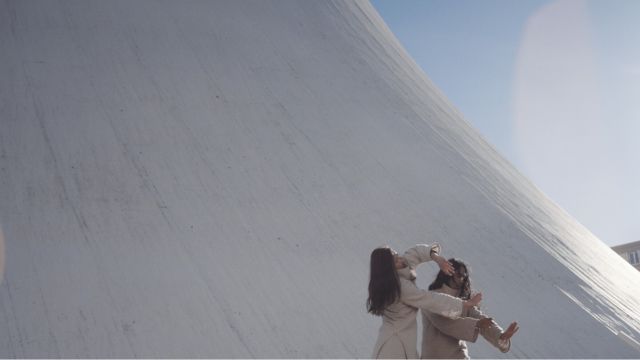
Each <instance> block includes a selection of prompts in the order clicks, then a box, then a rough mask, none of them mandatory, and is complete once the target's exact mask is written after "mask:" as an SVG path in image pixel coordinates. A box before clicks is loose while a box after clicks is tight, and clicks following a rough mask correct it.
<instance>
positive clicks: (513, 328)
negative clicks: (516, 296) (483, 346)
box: [500, 321, 520, 340]
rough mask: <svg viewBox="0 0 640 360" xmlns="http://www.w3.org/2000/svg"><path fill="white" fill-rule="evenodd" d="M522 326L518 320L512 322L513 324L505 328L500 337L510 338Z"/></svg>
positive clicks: (503, 338)
mask: <svg viewBox="0 0 640 360" xmlns="http://www.w3.org/2000/svg"><path fill="white" fill-rule="evenodd" d="M519 329H520V328H519V327H518V323H517V322H515V321H514V322H512V323H511V325H509V327H508V328H507V330H505V331H504V332H503V333H502V335H500V339H502V340H509V339H511V337H512V336H513V335H514V334H515V333H516V332H517V331H518V330H519Z"/></svg>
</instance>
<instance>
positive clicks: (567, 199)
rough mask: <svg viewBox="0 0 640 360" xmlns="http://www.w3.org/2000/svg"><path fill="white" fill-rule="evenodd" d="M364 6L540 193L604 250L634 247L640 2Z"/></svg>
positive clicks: (387, 0) (456, 0)
mask: <svg viewBox="0 0 640 360" xmlns="http://www.w3.org/2000/svg"><path fill="white" fill-rule="evenodd" d="M372 3H373V5H374V6H375V7H376V9H377V10H378V11H379V13H380V15H381V16H382V17H383V18H384V20H385V21H386V23H387V25H389V27H390V28H391V30H392V31H393V32H394V34H395V35H396V36H397V37H398V39H399V40H400V42H401V43H402V44H403V45H404V46H405V48H406V49H407V51H408V52H409V53H410V54H411V55H412V56H413V58H414V59H415V60H416V62H417V63H418V64H419V65H420V66H421V67H422V68H423V69H424V70H425V72H426V73H427V75H428V76H429V77H430V78H431V79H432V80H433V81H434V82H435V83H436V85H438V87H439V88H440V89H441V90H442V91H443V92H444V93H445V94H446V95H447V96H448V97H449V99H450V100H451V101H452V102H453V103H454V104H455V105H456V107H457V108H458V109H459V110H460V111H461V112H462V113H463V114H464V115H465V118H466V119H467V120H468V121H469V122H470V123H471V124H473V126H474V127H476V129H478V130H479V131H480V132H481V133H482V134H483V135H484V136H485V138H486V139H487V140H488V141H489V142H491V143H492V144H493V145H494V146H495V147H496V148H497V149H498V151H499V152H500V153H502V154H503V155H504V156H505V157H506V158H507V159H508V160H509V161H511V162H512V163H513V164H514V165H515V166H516V167H517V168H518V169H519V170H520V171H522V172H523V173H524V174H525V175H527V176H528V177H529V178H530V179H531V180H533V182H534V183H535V184H536V185H537V186H539V187H540V188H541V189H542V191H544V192H545V193H546V194H547V195H549V197H551V198H552V199H553V200H554V201H556V202H557V203H558V204H560V206H562V207H563V208H565V209H566V210H567V211H568V212H569V213H570V214H571V215H573V216H574V217H575V218H576V219H577V220H578V221H580V222H581V223H582V224H584V225H585V226H586V227H587V228H589V229H590V230H591V231H592V232H593V233H594V234H595V235H596V236H598V237H600V239H602V240H603V241H604V242H605V243H607V244H609V245H611V246H613V245H616V244H622V243H627V242H631V241H636V240H640V216H639V215H640V186H638V184H640V105H639V104H640V1H637V0H544V1H543V0H517V1H516V0H372Z"/></svg>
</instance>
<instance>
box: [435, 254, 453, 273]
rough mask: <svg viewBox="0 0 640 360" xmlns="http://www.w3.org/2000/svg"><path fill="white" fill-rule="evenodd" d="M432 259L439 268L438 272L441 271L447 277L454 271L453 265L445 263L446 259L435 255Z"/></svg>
mask: <svg viewBox="0 0 640 360" xmlns="http://www.w3.org/2000/svg"><path fill="white" fill-rule="evenodd" d="M432 258H433V261H435V262H436V264H438V266H439V267H440V270H442V272H443V273H445V274H447V275H453V272H454V271H455V269H454V268H453V265H452V264H451V263H450V262H448V261H447V259H445V258H443V257H442V256H440V255H436V254H434V255H433V256H432Z"/></svg>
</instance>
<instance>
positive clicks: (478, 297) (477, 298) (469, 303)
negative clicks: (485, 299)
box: [462, 293, 482, 309]
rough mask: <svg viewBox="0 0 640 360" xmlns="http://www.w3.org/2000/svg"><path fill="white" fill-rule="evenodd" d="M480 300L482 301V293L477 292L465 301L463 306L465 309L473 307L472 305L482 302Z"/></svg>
mask: <svg viewBox="0 0 640 360" xmlns="http://www.w3.org/2000/svg"><path fill="white" fill-rule="evenodd" d="M480 301H482V293H477V294H475V295H473V296H472V297H471V299H469V300H466V301H464V302H463V303H462V306H464V308H465V309H471V308H472V307H474V306H476V305H478V304H480Z"/></svg>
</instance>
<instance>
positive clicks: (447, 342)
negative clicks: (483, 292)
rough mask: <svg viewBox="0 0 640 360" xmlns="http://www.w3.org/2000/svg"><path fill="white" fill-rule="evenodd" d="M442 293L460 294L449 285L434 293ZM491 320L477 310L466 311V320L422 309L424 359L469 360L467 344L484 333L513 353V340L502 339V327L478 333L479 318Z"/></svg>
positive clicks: (463, 315)
mask: <svg viewBox="0 0 640 360" xmlns="http://www.w3.org/2000/svg"><path fill="white" fill-rule="evenodd" d="M434 291H437V292H439V293H442V294H449V295H452V296H456V295H457V290H454V289H452V288H450V287H448V286H447V285H443V286H442V288H440V289H438V290H434ZM485 317H487V316H486V315H484V314H483V313H482V312H481V311H480V310H478V308H477V307H474V308H472V309H469V310H464V311H463V312H462V317H460V318H457V319H449V318H446V317H443V316H440V315H437V314H434V313H433V312H429V311H424V310H422V328H423V329H422V358H423V359H469V353H468V351H467V344H466V343H465V341H471V342H476V339H477V338H478V333H480V334H481V335H482V336H483V337H484V338H485V339H486V340H487V341H488V342H489V343H491V344H492V345H493V346H495V347H496V348H498V349H499V350H500V351H502V352H507V351H509V348H510V347H511V341H510V340H506V341H503V340H500V335H502V328H500V326H498V324H496V323H495V322H493V324H492V325H491V327H489V328H487V329H482V330H478V329H477V328H476V323H477V322H478V319H482V318H485Z"/></svg>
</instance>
